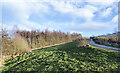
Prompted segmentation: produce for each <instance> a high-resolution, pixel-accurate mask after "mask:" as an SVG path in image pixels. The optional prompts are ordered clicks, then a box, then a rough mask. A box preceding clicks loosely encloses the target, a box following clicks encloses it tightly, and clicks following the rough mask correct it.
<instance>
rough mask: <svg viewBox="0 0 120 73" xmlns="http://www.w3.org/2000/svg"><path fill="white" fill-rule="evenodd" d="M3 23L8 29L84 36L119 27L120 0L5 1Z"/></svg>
mask: <svg viewBox="0 0 120 73" xmlns="http://www.w3.org/2000/svg"><path fill="white" fill-rule="evenodd" d="M0 17H1V18H0V24H3V27H4V28H6V29H7V30H12V29H13V26H14V25H17V26H18V27H19V29H21V30H40V31H42V30H45V29H49V30H57V31H59V30H61V31H64V32H71V33H72V32H77V33H81V34H82V35H83V36H92V35H100V34H107V33H113V32H115V31H116V30H117V28H118V0H105V1H101V0H96V1H94V0H67V1H66V0H41V1H40V0H2V1H1V3H0Z"/></svg>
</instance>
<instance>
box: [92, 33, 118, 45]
mask: <svg viewBox="0 0 120 73" xmlns="http://www.w3.org/2000/svg"><path fill="white" fill-rule="evenodd" d="M118 35H119V34H116V35H110V36H101V37H91V38H92V39H93V41H95V43H97V44H102V45H108V46H113V47H120V40H119V39H120V37H119V36H118Z"/></svg>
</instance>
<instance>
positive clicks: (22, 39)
mask: <svg viewBox="0 0 120 73" xmlns="http://www.w3.org/2000/svg"><path fill="white" fill-rule="evenodd" d="M81 38H82V35H81V34H77V33H72V34H70V33H69V32H67V33H65V32H61V31H49V30H47V29H46V30H45V31H36V30H32V31H26V30H17V31H16V32H14V34H9V33H8V31H7V30H2V31H1V34H0V39H1V41H2V54H3V59H8V58H10V57H14V56H16V55H21V54H24V53H27V52H30V51H31V49H34V48H40V47H41V48H42V47H44V46H49V45H54V44H59V43H65V42H71V41H73V40H76V39H81ZM4 56H5V58H4ZM7 56H8V57H7Z"/></svg>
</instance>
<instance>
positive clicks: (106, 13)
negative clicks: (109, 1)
mask: <svg viewBox="0 0 120 73" xmlns="http://www.w3.org/2000/svg"><path fill="white" fill-rule="evenodd" d="M111 12H112V8H107V9H105V10H104V12H102V16H103V17H107V16H108V15H110V14H111Z"/></svg>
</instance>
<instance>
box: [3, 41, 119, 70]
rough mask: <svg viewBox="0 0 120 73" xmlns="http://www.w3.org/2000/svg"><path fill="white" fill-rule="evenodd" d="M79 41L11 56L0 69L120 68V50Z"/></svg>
mask: <svg viewBox="0 0 120 73" xmlns="http://www.w3.org/2000/svg"><path fill="white" fill-rule="evenodd" d="M81 41H84V40H81ZM81 41H74V42H70V43H66V44H62V45H58V46H53V47H49V48H43V49H38V50H34V51H32V52H31V53H26V54H24V55H22V56H19V57H15V58H11V59H9V60H8V61H6V62H5V66H4V67H3V68H2V70H3V72H4V71H14V72H15V71H22V72H26V71H40V72H41V71H47V72H51V71H52V72H54V71H59V72H62V71H63V72H69V71H72V72H83V71H87V72H90V71H91V72H93V71H97V72H101V71H107V72H110V71H111V72H112V71H118V70H120V67H119V66H120V63H119V61H120V58H119V55H120V53H117V52H114V51H110V50H104V49H100V48H96V47H92V46H88V45H87V46H83V45H82V46H81V44H83V42H81ZM85 42H87V40H86V41H85Z"/></svg>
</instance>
